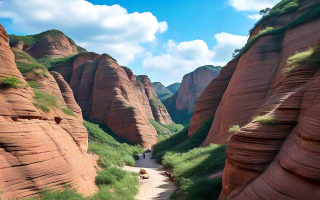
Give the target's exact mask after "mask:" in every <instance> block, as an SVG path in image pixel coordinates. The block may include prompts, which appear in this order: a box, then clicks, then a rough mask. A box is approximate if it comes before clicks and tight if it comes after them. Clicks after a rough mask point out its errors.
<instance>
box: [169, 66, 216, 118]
mask: <svg viewBox="0 0 320 200" xmlns="http://www.w3.org/2000/svg"><path fill="white" fill-rule="evenodd" d="M220 70H221V67H215V66H212V65H207V66H202V67H199V68H198V69H196V70H195V71H193V72H191V73H189V74H186V75H185V76H184V77H183V79H182V82H181V85H180V87H179V90H178V92H176V93H175V94H174V95H173V96H172V97H171V98H170V99H169V101H168V103H167V104H166V107H167V109H168V111H169V113H170V114H171V117H172V119H173V120H174V121H175V122H177V123H187V124H188V123H189V120H190V118H191V116H192V114H193V111H194V109H195V106H196V102H197V100H198V99H199V97H200V95H201V94H202V92H203V91H204V89H205V88H206V87H207V86H208V84H209V83H210V82H211V81H212V80H213V79H214V78H215V77H217V76H218V75H219V73H220ZM205 120H207V119H205Z"/></svg>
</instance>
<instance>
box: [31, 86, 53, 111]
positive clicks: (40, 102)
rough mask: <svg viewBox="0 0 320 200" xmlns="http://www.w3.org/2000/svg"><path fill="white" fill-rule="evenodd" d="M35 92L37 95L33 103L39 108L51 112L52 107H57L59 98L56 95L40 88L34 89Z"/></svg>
mask: <svg viewBox="0 0 320 200" xmlns="http://www.w3.org/2000/svg"><path fill="white" fill-rule="evenodd" d="M33 92H34V95H35V97H34V99H35V101H34V102H33V105H35V106H36V107H37V108H40V109H41V110H43V111H44V112H50V107H57V103H56V100H57V98H56V97H55V96H53V95H51V94H48V93H46V92H45V91H42V90H38V89H34V90H33Z"/></svg>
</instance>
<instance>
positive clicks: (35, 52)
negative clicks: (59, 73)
mask: <svg viewBox="0 0 320 200" xmlns="http://www.w3.org/2000/svg"><path fill="white" fill-rule="evenodd" d="M9 37H10V46H11V47H14V48H17V49H19V50H23V51H26V52H27V53H28V54H30V55H31V56H32V57H34V58H43V57H46V56H48V57H51V58H57V57H65V56H69V55H72V54H75V53H78V52H81V51H86V50H85V49H83V48H82V47H79V46H77V45H76V44H75V43H74V41H73V40H72V39H70V38H69V37H67V36H66V35H64V34H63V33H62V32H61V31H58V30H49V31H45V32H42V33H39V34H35V35H27V36H17V35H10V36H9Z"/></svg>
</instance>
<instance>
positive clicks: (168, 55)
mask: <svg viewBox="0 0 320 200" xmlns="http://www.w3.org/2000/svg"><path fill="white" fill-rule="evenodd" d="M214 37H215V39H216V40H217V45H216V46H215V47H214V48H212V49H210V48H209V47H208V45H207V44H206V43H205V42H204V41H202V40H193V41H188V42H181V43H178V44H177V43H176V42H175V41H172V40H169V41H168V43H167V44H166V52H165V53H164V54H162V55H156V56H154V55H152V54H151V53H149V54H146V58H145V59H144V60H143V66H144V67H146V68H158V69H162V70H170V71H171V72H174V73H176V74H184V73H186V72H190V71H192V70H194V69H196V68H197V67H199V66H202V65H209V64H213V65H221V66H224V65H225V64H226V63H227V62H228V61H229V60H230V59H231V55H232V53H233V51H234V49H237V48H241V47H242V46H244V44H245V43H246V41H247V39H248V37H247V36H239V35H232V34H229V33H224V32H222V33H219V34H216V35H215V36H214Z"/></svg>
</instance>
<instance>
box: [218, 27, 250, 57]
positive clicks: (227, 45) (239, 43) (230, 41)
mask: <svg viewBox="0 0 320 200" xmlns="http://www.w3.org/2000/svg"><path fill="white" fill-rule="evenodd" d="M214 37H215V38H216V40H217V45H216V46H215V47H214V49H213V50H214V52H215V53H216V55H215V57H214V58H215V60H216V61H219V62H222V61H224V62H226V61H228V60H230V58H231V55H232V53H233V51H234V50H235V49H239V48H241V47H243V46H244V45H245V44H246V42H247V40H248V36H241V35H232V34H230V33H225V32H222V33H218V34H216V35H215V36H214Z"/></svg>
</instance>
